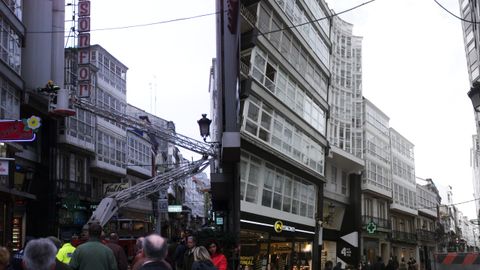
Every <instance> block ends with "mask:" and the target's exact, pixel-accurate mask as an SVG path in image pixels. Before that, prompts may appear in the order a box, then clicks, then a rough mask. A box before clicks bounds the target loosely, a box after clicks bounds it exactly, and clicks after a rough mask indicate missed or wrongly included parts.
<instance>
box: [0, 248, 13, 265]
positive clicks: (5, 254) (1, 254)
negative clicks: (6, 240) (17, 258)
mask: <svg viewBox="0 0 480 270" xmlns="http://www.w3.org/2000/svg"><path fill="white" fill-rule="evenodd" d="M12 269H13V268H12V266H11V265H10V252H9V251H8V249H7V248H6V247H1V246H0V270H12Z"/></svg>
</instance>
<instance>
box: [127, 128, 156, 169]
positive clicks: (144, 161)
mask: <svg viewBox="0 0 480 270" xmlns="http://www.w3.org/2000/svg"><path fill="white" fill-rule="evenodd" d="M127 139H128V164H129V165H139V166H145V165H148V164H150V163H151V160H150V158H151V151H150V150H151V146H150V144H149V143H147V142H146V141H145V140H143V139H141V138H139V137H137V136H135V135H134V134H132V133H130V132H129V133H128V138H127Z"/></svg>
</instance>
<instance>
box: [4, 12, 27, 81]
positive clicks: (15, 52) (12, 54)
mask: <svg viewBox="0 0 480 270" xmlns="http://www.w3.org/2000/svg"><path fill="white" fill-rule="evenodd" d="M21 43H22V42H21V41H20V37H19V36H18V35H17V33H16V31H15V30H14V28H13V27H12V26H10V24H9V22H8V21H7V20H6V19H5V18H4V17H0V58H1V59H2V60H3V62H5V64H7V65H8V66H9V67H11V68H12V69H13V70H14V71H15V72H16V73H17V74H19V75H20V69H21V47H20V45H21Z"/></svg>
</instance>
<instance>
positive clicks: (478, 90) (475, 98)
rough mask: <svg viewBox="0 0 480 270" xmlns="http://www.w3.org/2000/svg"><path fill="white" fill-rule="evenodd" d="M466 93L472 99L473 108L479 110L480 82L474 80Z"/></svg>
mask: <svg viewBox="0 0 480 270" xmlns="http://www.w3.org/2000/svg"><path fill="white" fill-rule="evenodd" d="M467 94H468V97H469V98H470V100H471V101H472V105H473V109H474V110H475V111H476V112H480V82H478V81H477V82H474V83H473V84H472V87H471V88H470V91H468V93H467Z"/></svg>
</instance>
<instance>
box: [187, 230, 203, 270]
mask: <svg viewBox="0 0 480 270" xmlns="http://www.w3.org/2000/svg"><path fill="white" fill-rule="evenodd" d="M196 245H197V240H196V239H195V237H194V236H189V237H187V250H186V251H185V254H184V255H183V270H192V264H193V261H194V258H193V250H194V249H195V247H196ZM207 253H208V252H207Z"/></svg>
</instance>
